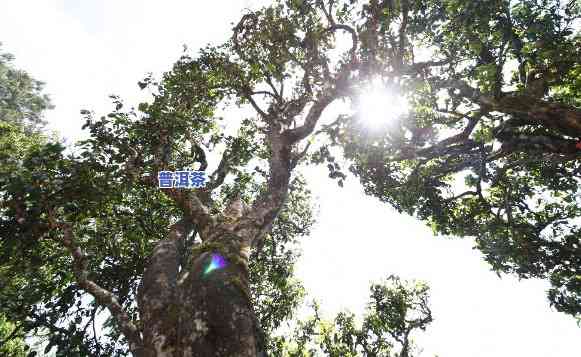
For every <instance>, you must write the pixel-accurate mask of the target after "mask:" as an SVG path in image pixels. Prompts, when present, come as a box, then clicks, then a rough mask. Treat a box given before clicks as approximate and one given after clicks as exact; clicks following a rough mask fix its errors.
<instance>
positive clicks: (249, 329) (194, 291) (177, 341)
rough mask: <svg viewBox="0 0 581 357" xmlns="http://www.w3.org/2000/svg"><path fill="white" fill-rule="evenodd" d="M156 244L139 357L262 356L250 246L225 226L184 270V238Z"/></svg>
mask: <svg viewBox="0 0 581 357" xmlns="http://www.w3.org/2000/svg"><path fill="white" fill-rule="evenodd" d="M177 238H178V239H175V237H174V238H172V237H170V238H168V239H166V240H164V241H161V242H159V243H158V245H157V246H156V248H155V250H154V252H153V253H152V256H151V257H150V261H149V264H148V267H147V268H146V271H145V272H144V276H143V280H142V283H141V285H140V288H139V296H138V306H139V311H140V315H141V316H140V317H141V320H142V323H143V326H142V327H143V345H144V348H143V349H142V351H141V352H140V353H138V354H139V357H141V356H143V357H153V356H156V357H161V356H164V357H165V356H167V357H189V356H200V357H205V356H208V357H210V356H240V357H250V356H252V357H256V356H257V355H258V354H259V353H260V352H259V351H258V350H259V349H261V348H257V346H258V344H259V340H260V339H259V338H258V336H259V335H258V331H259V329H258V325H257V319H256V316H255V314H254V310H253V307H252V304H251V300H250V296H249V282H248V257H247V255H246V252H247V249H245V246H244V245H243V244H241V242H242V241H243V240H242V239H241V237H239V236H237V235H236V234H234V233H231V232H228V231H226V230H223V231H221V232H217V233H216V234H213V235H212V238H211V239H210V240H207V241H206V242H204V243H203V244H202V245H200V246H198V247H196V248H194V252H193V257H192V259H191V261H190V262H189V265H188V266H186V267H184V268H183V269H182V271H179V272H178V269H179V263H178V261H179V242H180V241H181V240H180V239H179V238H180V237H179V236H178V237H177Z"/></svg>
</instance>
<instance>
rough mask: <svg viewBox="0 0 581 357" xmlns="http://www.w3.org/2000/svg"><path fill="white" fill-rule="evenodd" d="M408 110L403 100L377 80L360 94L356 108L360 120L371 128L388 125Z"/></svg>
mask: <svg viewBox="0 0 581 357" xmlns="http://www.w3.org/2000/svg"><path fill="white" fill-rule="evenodd" d="M408 110H409V106H408V103H407V101H406V100H405V98H404V97H402V96H401V95H400V94H399V93H397V92H396V91H394V90H393V89H391V88H389V87H386V86H385V85H383V83H381V82H380V81H378V80H377V81H373V83H372V84H371V85H370V86H369V87H367V88H366V89H365V90H364V91H363V92H362V93H361V94H360V96H359V102H358V108H357V111H358V113H359V117H360V118H361V120H363V121H364V122H365V123H366V125H368V126H371V127H381V126H384V125H386V124H387V125H388V124H389V123H390V122H392V121H394V120H395V119H397V118H399V117H400V116H402V115H404V114H406V113H407V112H408Z"/></svg>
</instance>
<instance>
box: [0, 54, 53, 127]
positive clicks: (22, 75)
mask: <svg viewBox="0 0 581 357" xmlns="http://www.w3.org/2000/svg"><path fill="white" fill-rule="evenodd" d="M1 45H2V43H0V47H1ZM13 60H14V56H12V55H11V54H9V53H6V52H3V51H2V50H1V48H0V121H2V122H8V123H13V124H17V125H23V126H24V127H25V128H26V130H27V131H29V132H31V131H34V130H38V129H39V128H40V127H42V126H43V125H44V124H46V122H45V121H44V120H43V118H42V116H43V112H44V111H45V110H46V109H52V104H51V103H50V99H49V97H48V95H46V94H44V93H42V89H43V86H44V83H43V82H40V81H37V80H35V79H34V78H32V77H31V76H30V75H29V74H28V73H26V72H25V71H23V70H19V69H16V68H14V67H13V66H12V64H11V63H10V62H12V61H13Z"/></svg>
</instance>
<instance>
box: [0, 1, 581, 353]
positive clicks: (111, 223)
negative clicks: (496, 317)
mask: <svg viewBox="0 0 581 357" xmlns="http://www.w3.org/2000/svg"><path fill="white" fill-rule="evenodd" d="M580 16H581V8H580V7H579V5H578V4H577V3H576V2H574V1H569V2H560V1H557V0H519V1H503V0H494V1H489V2H473V1H459V0H429V1H411V0H386V1H379V0H369V1H352V0H315V1H308V0H284V1H283V0H280V1H274V2H273V4H272V5H271V6H268V7H265V8H262V9H259V10H255V11H248V12H247V13H245V14H244V15H243V16H242V18H241V20H240V21H239V22H238V23H237V24H236V25H235V26H234V28H233V30H232V36H231V37H230V39H229V40H227V41H226V42H225V43H224V44H223V45H219V46H207V47H205V48H203V49H201V50H200V51H199V53H197V54H195V55H192V54H184V55H183V56H182V57H181V58H180V59H179V60H178V61H177V62H176V63H175V64H174V66H173V68H172V69H171V70H170V71H168V72H167V73H165V74H164V75H163V77H162V78H161V79H155V78H153V77H152V76H148V77H146V78H145V79H143V80H142V81H140V82H139V87H140V88H141V89H145V88H148V89H149V90H151V91H152V93H153V100H152V101H150V102H147V103H140V104H139V105H138V106H137V108H133V107H127V106H126V105H125V104H124V103H123V101H122V100H121V99H120V98H118V97H116V96H112V101H113V105H114V109H113V110H112V111H111V113H109V114H107V115H106V116H102V117H99V118H97V117H96V116H95V114H94V113H92V112H91V111H89V110H83V111H82V113H81V114H82V115H83V117H84V119H85V121H86V124H85V126H84V128H85V129H87V130H88V132H89V133H90V137H89V138H88V139H87V140H84V141H82V142H80V143H78V146H77V150H75V151H74V152H71V153H67V151H66V148H65V147H64V146H63V145H61V144H60V143H58V142H54V141H50V142H37V141H28V140H27V136H26V131H25V130H26V129H23V128H22V125H20V126H19V125H13V124H5V123H3V124H2V125H3V126H2V131H0V135H1V136H0V143H2V147H1V148H2V152H0V160H1V163H2V172H1V173H2V175H1V176H0V194H1V195H2V196H1V203H2V206H1V207H0V229H1V231H2V232H3V233H2V241H1V243H0V245H1V247H0V248H1V249H0V254H1V255H0V257H1V259H0V274H2V276H3V277H4V278H5V279H3V280H2V281H3V284H4V285H3V286H2V289H1V292H0V294H2V295H3V296H2V299H0V304H2V305H1V306H0V308H1V309H2V312H4V313H5V314H6V316H7V318H8V319H9V320H10V321H19V322H21V325H22V326H21V327H19V328H22V329H23V331H34V330H35V329H38V328H44V329H48V330H49V331H50V344H49V346H50V347H52V346H58V348H59V353H61V354H63V355H75V354H80V355H83V354H96V355H124V354H127V352H128V351H131V352H132V353H134V354H135V355H137V356H154V355H159V353H161V352H159V351H160V350H162V349H163V350H166V351H170V352H168V353H175V354H176V355H178V354H179V355H182V354H183V355H184V356H185V355H188V353H190V354H189V355H191V353H192V349H195V348H197V349H198V350H199V351H202V350H203V351H222V353H225V354H236V355H239V356H250V355H256V352H260V351H263V350H264V349H265V348H266V349H268V348H272V346H273V343H276V340H274V339H272V338H270V337H269V334H270V333H272V331H274V330H275V329H276V328H278V327H279V324H280V322H281V321H282V320H284V319H286V318H289V317H291V316H292V314H293V311H294V309H295V308H296V307H297V306H298V302H299V301H300V299H301V296H302V295H303V291H302V288H301V287H300V284H299V283H298V282H296V281H295V280H294V279H293V278H292V263H293V262H294V259H295V258H296V252H294V251H293V249H292V248H291V247H292V245H293V244H295V243H296V240H297V239H298V238H299V237H301V236H305V235H307V234H308V232H309V228H310V227H311V226H312V224H313V220H312V215H311V210H310V206H309V205H310V204H309V193H308V190H307V188H306V187H305V185H304V180H302V179H301V176H300V168H301V166H302V165H314V164H325V165H327V167H328V168H329V177H330V178H331V179H334V180H336V181H337V183H338V184H339V186H341V185H342V183H343V180H344V179H346V177H347V176H346V170H349V171H350V172H352V173H353V174H354V175H356V176H357V177H358V178H359V180H360V181H361V183H362V185H363V186H364V187H365V190H366V193H368V194H370V195H373V196H376V197H378V198H379V199H381V200H382V201H384V202H386V203H388V204H390V205H392V206H393V207H395V208H396V209H398V210H399V211H400V212H406V213H408V214H411V215H414V216H416V217H417V218H418V219H420V220H423V221H425V222H427V223H428V224H430V225H431V227H432V228H433V230H434V232H435V233H439V234H446V235H458V236H470V237H474V238H475V239H476V242H477V247H478V249H480V250H481V251H482V252H483V253H484V255H485V257H486V260H487V261H488V262H489V263H490V264H491V266H492V268H493V269H495V270H496V271H498V272H505V273H513V274H516V275H518V276H519V277H522V278H529V277H540V278H545V279H549V280H550V282H551V283H552V289H551V291H550V292H549V299H550V301H551V303H552V304H553V305H554V306H555V307H556V308H557V309H558V310H560V311H563V312H566V313H569V314H571V315H573V316H579V314H580V313H581V278H580V277H581V272H580V271H579V267H580V266H581V248H580V247H579V244H580V241H579V234H580V231H579V229H580V228H579V226H578V219H577V217H578V216H579V204H580V202H579V200H578V198H577V195H578V194H577V186H578V185H577V183H578V178H579V177H578V176H579V170H580V169H579V164H578V163H579V150H580V148H581V144H579V140H580V139H581V109H580V107H579V105H580V99H579V94H580V90H581V89H580V88H581V87H580V83H581V82H580V80H581V78H580V75H581V66H580V64H579V58H581V56H580V53H579V51H580V48H581V35H580V34H579V30H578V27H577V28H576V27H575V26H578V23H579V18H580ZM345 43H347V45H346V46H343V45H344V44H345ZM343 47H345V49H344V50H343ZM31 83H32V82H31ZM370 86H376V87H380V88H384V89H386V90H389V91H391V92H394V93H398V94H399V95H401V96H402V97H403V98H404V99H405V100H406V101H407V103H408V107H409V109H408V110H407V111H406V112H404V113H401V114H400V115H398V116H397V117H392V118H391V120H389V121H385V122H384V123H381V125H380V126H379V127H378V128H375V129H373V130H372V129H370V128H369V127H367V126H366V125H365V121H364V119H365V118H363V113H364V111H363V110H362V109H363V108H362V105H361V103H360V101H361V96H362V93H365V92H366V91H368V90H369V88H370ZM34 88H36V87H34ZM35 90H36V89H34V90H33V92H34V91H35ZM35 98H36V97H35ZM38 98H40V97H38ZM37 100H38V99H35V100H34V101H33V102H34V103H37ZM340 100H345V101H347V102H350V103H351V104H352V105H353V108H354V111H351V112H345V113H342V114H341V115H339V116H338V117H337V118H336V120H334V121H333V122H331V123H329V124H324V125H323V124H322V123H321V122H320V121H321V120H320V119H321V116H322V114H323V112H325V111H326V110H328V108H329V107H331V106H332V105H333V104H334V103H337V102H338V101H340ZM2 103H3V104H2V105H4V106H5V107H6V108H15V106H14V105H12V104H10V103H12V102H6V103H4V102H2ZM42 103H45V102H42ZM37 104H38V103H37ZM27 105H28V106H32V104H26V105H24V104H22V105H20V104H19V106H16V107H18V108H26V106H27ZM35 105H36V104H35ZM43 105H44V104H43ZM236 106H238V107H244V108H249V109H250V110H252V113H251V114H248V115H245V117H243V118H239V120H238V121H236V120H234V119H233V118H230V117H228V116H227V115H226V118H222V117H220V114H219V110H220V109H221V108H230V107H236ZM34 108H41V106H38V105H37V106H36V107H34ZM42 108H44V107H42ZM0 110H2V108H0ZM11 110H13V111H14V112H18V111H16V109H11ZM384 110H385V117H388V116H389V115H388V114H389V113H388V112H389V111H390V109H389V108H384ZM24 112H26V110H24V109H22V113H24ZM18 113H20V112H18ZM19 115H20V116H19ZM14 118H16V119H9V120H5V121H6V122H11V123H16V124H21V123H22V120H23V119H22V116H21V114H18V115H15V116H14ZM19 118H20V119H19ZM35 118H36V117H34V116H33V117H32V118H31V119H29V120H31V121H32V122H36V121H37V120H36V119H35ZM335 149H339V150H340V152H341V153H342V155H343V156H344V158H345V159H347V160H348V165H349V166H348V167H343V165H342V164H341V162H340V160H338V158H337V157H336V155H335V154H333V153H334V152H335ZM4 168H6V169H4ZM184 168H196V169H197V170H201V171H208V172H209V173H210V174H209V182H208V184H207V185H206V187H204V188H203V189H199V190H179V189H176V188H171V189H160V188H159V187H158V182H157V177H158V173H160V172H162V171H177V170H181V169H184ZM218 253H219V254H222V255H223V256H224V257H226V258H227V260H228V261H229V262H231V264H230V265H228V266H227V267H226V268H224V269H222V270H219V271H218V272H216V273H214V274H212V275H211V276H209V277H208V278H206V277H205V276H203V275H201V272H202V271H203V270H204V267H205V266H206V265H207V264H208V259H209V257H210V254H218ZM391 282H392V283H394V284H395V288H394V289H395V290H393V289H392V290H389V289H387V288H386V289H387V290H386V289H384V288H382V287H380V286H374V287H373V291H374V295H373V296H372V303H371V310H370V311H371V312H370V313H369V314H368V316H367V317H366V319H365V320H364V324H363V327H362V328H361V329H358V328H356V327H355V326H354V325H353V323H352V317H350V316H349V315H344V314H343V315H339V316H338V317H337V319H336V320H335V327H329V326H325V325H321V326H319V327H318V328H319V329H320V332H321V334H322V335H323V342H322V344H323V347H322V348H323V349H326V353H328V354H331V355H340V354H341V353H343V354H349V353H351V354H356V353H359V352H360V351H361V350H365V349H366V348H371V349H373V350H374V351H375V352H367V353H376V354H377V355H382V354H381V353H384V352H385V353H384V355H389V354H388V353H391V352H390V351H391V348H392V347H393V345H394V344H395V342H393V341H396V342H397V343H399V344H401V345H402V346H401V351H400V352H399V353H400V355H401V356H405V355H407V353H409V349H410V346H409V345H408V346H407V347H406V342H405V341H407V340H406V338H407V335H408V334H409V333H410V331H411V329H414V328H421V329H423V328H425V326H426V325H427V324H428V323H429V322H430V321H431V314H430V313H429V309H426V308H425V306H426V301H425V297H424V295H425V294H424V293H425V292H426V289H425V288H424V287H421V286H420V287H419V290H413V289H412V291H415V292H414V293H409V294H408V293H407V292H406V291H408V290H409V289H408V290H406V289H404V288H403V287H402V286H403V285H401V284H400V282H399V281H398V280H397V279H392V281H391ZM24 292H26V293H24ZM87 294H89V295H90V296H91V297H92V298H88V295H87ZM408 298H409V299H411V300H410V301H415V300H414V299H416V298H418V299H419V301H420V302H419V303H414V304H416V305H414V306H416V307H417V306H419V312H420V317H419V318H418V319H413V320H405V319H404V320H402V319H401V316H402V315H401V313H403V314H404V315H405V313H406V311H407V310H409V309H413V308H414V306H410V305H409V304H408V303H407V301H408V300H406V299H408ZM225 301H227V302H228V304H226V303H225ZM398 304H399V305H398ZM418 304H419V305H418ZM226 305H227V306H226ZM398 306H399V307H398ZM380 307H381V308H380ZM393 308H395V310H390V309H393ZM103 309H107V311H108V313H109V314H110V316H111V317H110V319H109V320H108V322H107V324H106V327H107V330H106V334H107V335H106V336H98V335H99V333H97V331H96V330H95V329H94V328H93V329H92V330H93V331H91V325H92V324H93V323H94V321H95V316H96V314H97V313H98V312H99V311H102V310H103ZM374 309H375V310H374ZM241 311H242V312H243V313H241ZM208 316H212V317H213V318H214V320H212V319H211V318H209V317H208ZM184 319H186V320H188V321H189V322H184ZM216 320H219V321H216ZM402 321H403V322H402ZM194 322H195V323H194ZM231 326H234V327H236V329H234V328H232V327H231ZM305 326H307V327H308V326H314V325H305ZM238 327H239V328H238ZM234 330H235V332H234ZM311 330H312V329H311ZM334 330H340V331H341V332H340V333H339V332H337V333H336V332H331V331H334ZM261 331H262V332H261ZM228 334H230V335H228ZM226 335H228V336H233V338H232V339H231V341H225V338H224V336H226ZM263 335H266V336H263ZM160 336H161V337H160ZM325 336H327V337H328V338H329V339H331V337H330V336H333V337H332V339H333V340H338V341H340V342H338V344H336V343H335V342H333V344H328V343H327V342H328V341H327V340H325V338H327V337H325ZM366 336H367V337H369V336H375V337H376V340H374V341H370V340H368V338H367V337H366ZM382 336H385V337H382ZM162 337H163V338H162ZM404 337H405V338H404ZM119 338H121V339H122V340H119ZM369 338H372V337H369ZM390 339H391V342H389V341H390ZM120 341H123V343H120ZM305 341H306V340H305ZM325 341H327V342H325ZM269 346H270V347H269ZM370 346H373V347H370ZM295 347H297V346H295ZM303 347H304V346H303ZM297 348H299V349H300V348H302V347H301V346H298V347H297ZM188 351H189V352H188ZM224 351H226V352H224ZM233 351H236V353H234V352H233ZM207 353H210V352H207Z"/></svg>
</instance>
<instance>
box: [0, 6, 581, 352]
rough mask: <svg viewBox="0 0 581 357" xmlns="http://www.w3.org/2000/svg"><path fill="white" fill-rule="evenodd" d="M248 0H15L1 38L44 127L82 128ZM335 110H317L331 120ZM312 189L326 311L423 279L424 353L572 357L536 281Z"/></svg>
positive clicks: (333, 192) (324, 182)
mask: <svg viewBox="0 0 581 357" xmlns="http://www.w3.org/2000/svg"><path fill="white" fill-rule="evenodd" d="M254 3H257V1H235V0H214V1H203V2H201V1H196V2H194V1H150V0H143V1H111V0H104V1H95V0H86V1H82V2H81V1H72V0H61V1H57V0H38V1H30V0H18V1H10V2H5V3H4V4H3V6H2V11H1V12H0V41H1V42H3V49H4V50H5V51H9V52H11V53H13V54H14V55H15V56H16V65H17V66H18V67H20V68H23V69H26V70H28V71H29V72H30V73H31V74H32V75H33V76H34V77H36V78H38V79H40V80H43V81H45V82H46V83H47V85H46V91H47V92H48V93H49V94H50V95H51V97H52V98H53V102H54V104H55V105H56V108H55V110H53V111H51V112H50V113H48V115H47V119H48V120H49V121H50V127H51V128H53V129H55V130H58V131H59V133H60V134H61V135H63V136H65V137H67V138H68V139H69V142H72V141H74V140H75V139H78V138H79V137H81V136H82V135H83V134H82V133H81V126H82V124H83V122H82V119H81V117H80V115H79V111H80V109H83V108H87V109H91V110H94V111H95V112H96V113H98V114H103V113H106V112H107V110H109V109H110V105H109V100H108V98H107V97H108V95H109V94H118V95H120V96H121V97H122V98H124V99H125V100H126V102H127V103H129V104H133V105H136V104H137V103H138V102H139V100H142V99H144V98H145V97H144V94H143V93H141V92H139V90H138V87H137V84H136V83H137V81H138V80H139V79H141V78H142V77H143V76H144V75H145V74H146V73H147V72H153V73H154V74H157V75H159V74H161V73H162V72H163V71H164V70H167V69H169V68H170V66H171V65H172V63H173V62H174V60H175V59H177V58H178V57H179V55H180V54H181V51H182V45H183V44H187V45H188V47H190V48H192V49H195V48H198V47H200V46H203V45H204V44H206V43H207V42H212V41H214V42H219V41H221V40H223V39H225V38H226V37H227V36H229V35H230V33H229V29H230V28H231V25H230V24H231V22H234V21H236V20H237V19H238V18H239V17H240V16H241V13H242V9H243V7H245V6H249V5H252V4H254ZM331 118H332V113H327V114H326V119H324V120H330V119H331ZM305 175H306V176H307V178H308V180H309V183H310V185H311V189H312V191H313V192H314V194H315V197H317V198H318V200H317V204H318V205H319V212H320V213H319V217H318V224H317V226H316V227H315V229H314V231H313V234H312V236H311V237H308V238H307V239H305V241H304V244H303V251H304V254H303V257H302V258H301V261H300V263H299V265H298V266H297V272H298V275H299V277H300V278H301V279H302V280H303V281H304V283H305V286H306V287H307V290H308V292H309V294H310V296H311V297H314V298H317V299H318V300H319V301H321V303H322V306H323V311H324V312H326V313H327V314H334V313H336V312H337V311H339V310H341V309H350V310H351V311H353V312H356V313H361V312H362V311H363V308H364V303H365V302H366V301H367V295H368V286H369V282H370V281H371V280H377V279H380V278H381V277H384V276H386V275H389V274H398V275H400V276H402V277H403V278H407V279H421V280H425V281H427V282H428V283H429V284H430V286H431V288H432V298H431V305H432V310H433V314H434V317H435V321H434V323H433V324H432V325H431V327H429V329H428V330H427V332H426V333H425V334H423V335H420V336H418V339H417V341H418V344H419V345H420V346H421V347H423V348H424V352H423V354H422V356H434V355H436V354H437V355H439V356H442V357H464V356H472V357H490V356H495V357H509V356H510V357H513V356H527V357H552V356H560V357H577V356H579V351H581V329H579V328H578V327H577V325H576V324H575V321H574V320H573V319H572V318H570V317H568V316H565V315H563V314H560V313H558V312H556V311H552V310H551V309H550V307H549V305H548V302H547V300H546V297H545V290H546V289H547V288H548V285H547V284H546V283H545V282H543V281H531V280H529V281H517V280H516V279H515V278H513V277H509V276H504V277H503V278H502V279H499V278H498V277H497V275H496V274H495V273H493V272H491V271H490V269H489V267H488V266H487V265H486V263H485V262H484V261H483V260H482V258H481V256H480V254H479V252H478V251H475V250H473V249H472V246H473V241H472V240H470V239H459V238H446V237H434V236H433V235H432V234H431V232H430V231H429V229H428V228H426V227H424V226H423V224H422V223H421V222H418V221H416V220H414V219H413V218H411V217H408V216H405V215H400V214H398V213H397V212H395V211H394V210H393V209H391V208H390V207H389V206H387V205H385V204H381V203H380V202H378V201H377V200H375V199H373V198H371V197H366V196H364V195H363V193H362V190H361V188H360V186H359V185H358V183H357V182H356V180H355V179H353V178H350V179H349V180H348V181H347V182H346V186H345V188H344V189H339V188H338V187H337V186H336V185H335V184H334V183H333V182H330V181H329V180H328V179H327V178H326V176H327V174H326V172H325V168H311V169H308V170H307V171H305Z"/></svg>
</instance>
